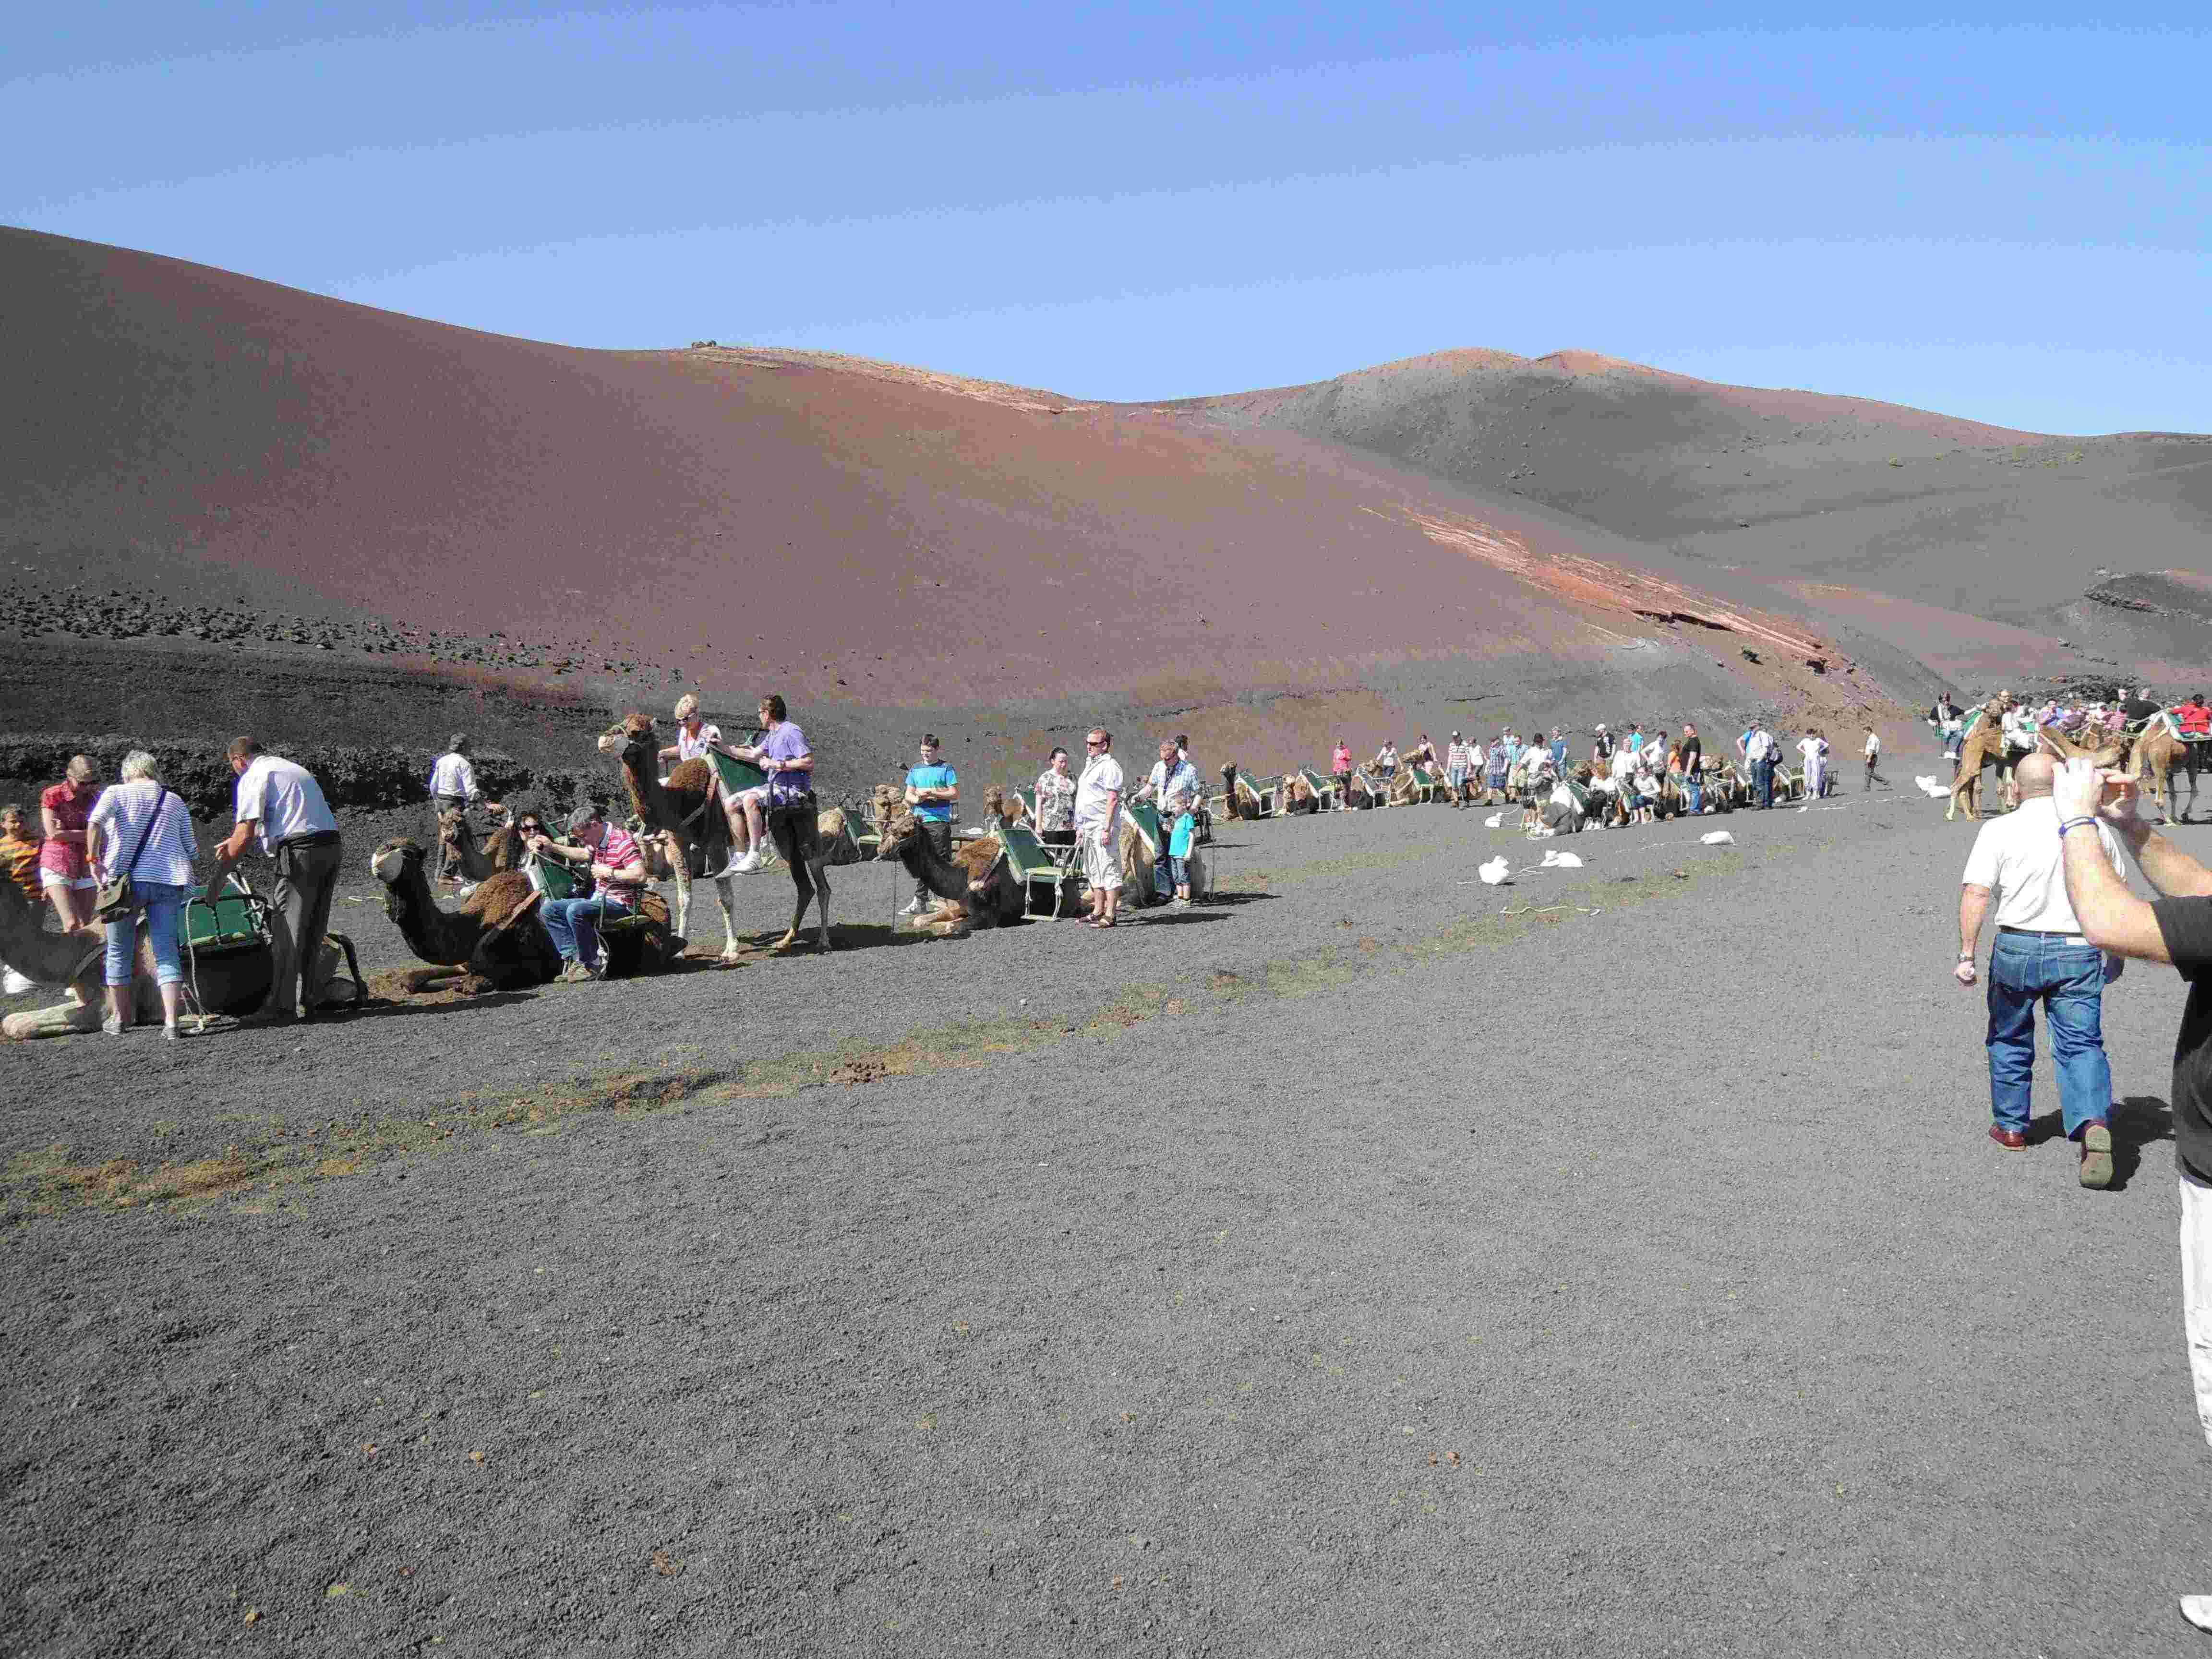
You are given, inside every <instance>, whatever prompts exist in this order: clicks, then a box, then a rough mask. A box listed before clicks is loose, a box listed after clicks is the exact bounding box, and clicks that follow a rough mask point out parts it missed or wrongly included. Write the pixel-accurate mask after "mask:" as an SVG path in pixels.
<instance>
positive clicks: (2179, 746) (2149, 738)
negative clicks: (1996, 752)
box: [2040, 708, 2212, 823]
mask: <svg viewBox="0 0 2212 1659" xmlns="http://www.w3.org/2000/svg"><path fill="white" fill-rule="evenodd" d="M2040 736H2041V739H2042V742H2043V745H2044V746H2045V748H2047V749H2049V750H2051V753H2052V754H2054V755H2056V756H2057V757H2059V758H2060V759H2061V760H2071V759H2074V758H2075V757H2081V758H2084V759H2087V760H2093V761H2094V762H2095V763H2097V764H2098V765H2099V766H2100V767H2103V768H2106V769H2108V770H2112V771H2119V772H2125V773H2126V774H2127V775H2128V776H2130V777H2131V778H2134V779H2136V781H2138V782H2140V781H2142V780H2144V779H2148V780H2149V782H2150V796H2151V802H2152V805H2154V806H2155V807H2157V809H2158V818H2159V822H2160V823H2170V822H2172V821H2174V820H2175V819H2176V818H2179V820H2180V821H2181V822H2183V823H2187V822H2188V820H2189V817H2190V815H2191V813H2193V812H2195V811H2197V770H2198V769H2199V768H2200V767H2203V766H2206V765H2208V764H2212V755H2209V754H2208V753H2207V751H2208V750H2212V743H2207V742H2204V741H2203V740H2201V739H2200V740H2197V741H2195V742H2192V741H2191V740H2190V739H2189V738H2185V737H2183V736H2182V735H2181V728H2180V726H2179V725H2178V724H2177V723H2176V721H2175V720H2174V717H2173V711H2172V709H2170V708H2161V709H2160V710H2159V711H2158V713H2157V714H2153V715H2152V716H2151V717H2150V718H2149V719H2148V720H2146V721H2144V722H2143V725H2142V729H2141V730H2140V731H2136V732H2123V733H2122V734H2121V735H2120V736H2118V737H2117V738H2112V737H2106V738H2100V741H2099V742H2097V743H2095V744H2084V743H2079V742H2076V741H2075V739H2074V738H2070V737H2069V736H2068V735H2067V734H2066V733H2065V732H2063V731H2061V730H2059V729H2058V728H2057V726H2045V727H2044V728H2042V731H2041V733H2040ZM2177 769H2179V770H2180V771H2182V772H2183V773H2185V774H2186V775H2187V776H2188V779H2189V805H2188V807H2187V809H2186V810H2185V811H2182V812H2179V813H2176V812H2175V811H2173V775H2174V772H2175V771H2176V770H2177Z"/></svg>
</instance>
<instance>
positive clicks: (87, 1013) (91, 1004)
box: [0, 980, 101, 1042]
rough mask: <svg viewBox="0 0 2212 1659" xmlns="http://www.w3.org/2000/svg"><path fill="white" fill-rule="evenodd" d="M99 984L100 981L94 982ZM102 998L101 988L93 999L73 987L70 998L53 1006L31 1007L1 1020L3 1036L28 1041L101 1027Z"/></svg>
mask: <svg viewBox="0 0 2212 1659" xmlns="http://www.w3.org/2000/svg"><path fill="white" fill-rule="evenodd" d="M93 983H94V986H95V987H97V985H98V983H99V981H96V980H95V981H93ZM100 1012H101V1001H100V993H99V991H98V990H97V989H95V990H94V994H93V996H92V997H91V998H86V997H85V996H83V995H82V994H81V992H80V991H79V990H78V988H77V987H75V986H72V987H70V991H69V1000H68V1001H66V1002H58V1003H56V1004H55V1005H54V1006H52V1007H51V1008H27V1009H25V1010H24V1011H23V1012H21V1013H18V1014H10V1015H9V1016H8V1018H6V1019H4V1020H0V1037H6V1038H8V1039H9V1041H10V1042H30V1041H31V1040H32V1039H33V1038H35V1037H51V1036H77V1035H79V1034H80V1033H82V1032H85V1031H97V1030H99V1029H100Z"/></svg>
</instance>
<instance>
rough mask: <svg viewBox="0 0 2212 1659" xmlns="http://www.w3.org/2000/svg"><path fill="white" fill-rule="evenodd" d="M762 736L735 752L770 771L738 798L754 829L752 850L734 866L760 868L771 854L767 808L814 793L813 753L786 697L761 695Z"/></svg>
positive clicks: (762, 768)
mask: <svg viewBox="0 0 2212 1659" xmlns="http://www.w3.org/2000/svg"><path fill="white" fill-rule="evenodd" d="M760 718H761V740H760V742H759V743H758V744H755V745H754V746H753V747H751V748H750V749H739V750H737V751H736V752H737V754H738V757H740V758H741V759H744V760H748V761H750V762H751V763H753V764H754V765H755V766H757V767H759V768H760V769H761V770H762V771H763V772H765V773H767V774H768V781H767V782H766V783H765V784H763V785H762V786H761V787H758V788H757V789H748V790H746V791H745V793H744V794H743V795H741V796H739V797H738V799H740V800H742V801H743V802H744V808H745V824H746V827H747V828H749V829H750V830H751V831H752V850H751V851H750V852H749V853H747V854H745V855H744V857H743V858H741V859H739V860H738V861H737V863H736V864H735V865H734V866H732V867H733V868H735V869H738V870H742V871H748V872H749V871H753V870H757V869H759V868H760V866H761V862H762V860H763V859H765V858H766V857H767V856H768V849H769V839H768V809H769V806H771V805H781V804H783V803H785V802H787V801H793V800H797V799H799V798H800V797H801V796H805V795H810V794H812V793H814V755H813V752H812V751H811V750H809V749H808V748H807V746H806V733H805V732H802V731H800V730H799V726H798V725H797V724H796V723H795V722H794V721H793V720H791V718H790V717H789V711H788V710H787V709H786V708H785V707H784V703H783V699H782V698H781V696H776V695H775V694H774V693H770V694H769V696H765V697H763V698H762V699H761V704H760Z"/></svg>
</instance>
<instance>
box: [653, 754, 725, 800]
mask: <svg viewBox="0 0 2212 1659" xmlns="http://www.w3.org/2000/svg"><path fill="white" fill-rule="evenodd" d="M665 787H666V788H667V789H668V791H669V792H670V793H671V794H678V795H711V794H712V793H714V768H713V767H712V766H710V765H708V763H707V761H706V759H705V757H700V758H698V759H696V760H688V761H678V762H677V763H676V766H675V769H673V770H672V771H671V772H670V773H669V775H668V782H667V784H666V785H665Z"/></svg>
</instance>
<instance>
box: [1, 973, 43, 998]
mask: <svg viewBox="0 0 2212 1659" xmlns="http://www.w3.org/2000/svg"><path fill="white" fill-rule="evenodd" d="M36 988H37V987H34V986H33V984H32V983H31V981H29V980H27V979H25V978H24V977H23V976H22V975H21V974H19V973H17V972H16V971H15V969H13V968H10V969H7V970H6V972H5V974H4V975H0V995H5V996H11V997H19V996H21V995H22V994H24V993H25V992H26V991H30V990H34V989H36Z"/></svg>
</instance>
